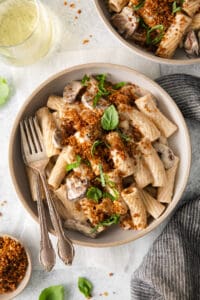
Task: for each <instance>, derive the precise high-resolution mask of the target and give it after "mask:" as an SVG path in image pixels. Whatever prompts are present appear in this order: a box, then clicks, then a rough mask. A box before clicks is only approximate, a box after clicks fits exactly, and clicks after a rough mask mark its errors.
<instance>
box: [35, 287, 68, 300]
mask: <svg viewBox="0 0 200 300" xmlns="http://www.w3.org/2000/svg"><path fill="white" fill-rule="evenodd" d="M38 300H64V287H63V286H62V285H54V286H50V287H48V288H46V289H44V290H43V291H42V292H41V294H40V296H39V299H38Z"/></svg>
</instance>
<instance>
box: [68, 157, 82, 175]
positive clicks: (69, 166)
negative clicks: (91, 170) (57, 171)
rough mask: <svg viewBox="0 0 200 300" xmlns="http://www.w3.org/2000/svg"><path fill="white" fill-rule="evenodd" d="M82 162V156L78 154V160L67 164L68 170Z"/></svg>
mask: <svg viewBox="0 0 200 300" xmlns="http://www.w3.org/2000/svg"><path fill="white" fill-rule="evenodd" d="M80 164H81V157H80V155H76V161H75V162H73V163H71V164H68V165H67V166H66V171H67V172H69V171H71V170H73V169H76V168H78V167H79V166H80Z"/></svg>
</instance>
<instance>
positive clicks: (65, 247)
mask: <svg viewBox="0 0 200 300" xmlns="http://www.w3.org/2000/svg"><path fill="white" fill-rule="evenodd" d="M40 177H41V179H42V183H43V186H44V191H45V194H46V198H47V203H48V207H49V213H50V217H51V221H52V224H53V227H54V229H55V232H56V235H57V237H58V244H57V245H58V255H59V257H60V258H61V259H62V261H63V262H64V263H65V264H66V265H71V264H72V261H73V258H74V247H73V244H72V242H71V240H70V239H69V238H68V237H67V236H66V235H65V233H64V230H63V227H62V221H61V218H60V216H59V214H58V212H57V210H56V207H55V204H54V202H53V200H52V197H51V192H50V190H49V187H48V183H47V180H46V175H45V173H44V172H43V171H40Z"/></svg>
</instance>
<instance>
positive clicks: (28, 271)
mask: <svg viewBox="0 0 200 300" xmlns="http://www.w3.org/2000/svg"><path fill="white" fill-rule="evenodd" d="M0 237H9V238H10V239H12V240H14V241H16V242H18V243H20V244H21V246H22V247H24V250H25V252H26V255H27V259H28V266H27V269H26V273H25V275H24V278H23V279H22V281H21V282H20V283H19V284H18V286H17V288H16V289H15V290H14V291H12V292H9V293H5V294H0V300H1V299H7V300H11V299H14V297H16V296H18V295H19V294H21V293H22V292H23V290H24V289H25V288H26V287H27V285H28V283H29V281H30V278H31V274H32V269H33V265H32V259H31V252H30V250H29V248H27V246H26V245H25V244H24V242H22V241H21V239H19V238H17V237H15V236H13V235H10V234H8V233H4V232H2V233H0ZM26 276H27V277H26ZM25 279H26V280H25ZM21 284H22V285H21ZM3 296H7V298H4V297H3Z"/></svg>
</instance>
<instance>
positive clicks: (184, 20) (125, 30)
mask: <svg viewBox="0 0 200 300" xmlns="http://www.w3.org/2000/svg"><path fill="white" fill-rule="evenodd" d="M95 4H96V7H97V11H98V13H99V15H100V17H101V18H102V20H103V21H104V23H105V25H106V26H107V28H108V29H109V30H110V31H111V32H112V33H113V34H114V35H115V36H116V38H117V39H118V40H119V41H120V42H122V44H123V45H125V46H128V48H129V49H131V50H132V51H133V52H135V53H137V54H139V55H140V56H143V57H145V58H147V59H150V60H153V61H156V62H159V63H165V64H180V65H184V64H194V63H199V62H200V1H199V0H185V1H182V0H180V1H173V0H171V1H168V0H163V1H158V0H154V1H153V0H144V1H143V0H142V1H140V0H95Z"/></svg>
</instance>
